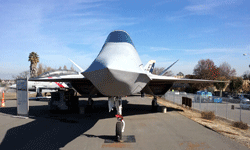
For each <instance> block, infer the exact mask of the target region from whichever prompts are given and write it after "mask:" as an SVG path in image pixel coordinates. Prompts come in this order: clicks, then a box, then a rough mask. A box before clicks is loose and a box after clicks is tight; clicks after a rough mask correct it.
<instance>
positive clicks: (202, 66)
mask: <svg viewBox="0 0 250 150" xmlns="http://www.w3.org/2000/svg"><path fill="white" fill-rule="evenodd" d="M194 75H196V76H197V77H198V78H200V79H209V80H213V79H216V78H217V77H219V76H220V73H219V68H217V67H216V66H215V65H214V62H213V61H212V60H210V59H206V60H204V59H202V60H200V61H199V62H198V64H197V65H196V66H195V68H194Z"/></svg>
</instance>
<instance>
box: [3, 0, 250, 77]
mask: <svg viewBox="0 0 250 150" xmlns="http://www.w3.org/2000/svg"><path fill="white" fill-rule="evenodd" d="M249 6H250V1H248V0H160V1H157V0H154V1H149V0H143V1H138V0H126V1H124V0H68V1H67V0H37V1H32V0H22V1H19V0H8V1H7V0H0V22H1V23H0V79H12V77H13V75H17V74H19V73H21V72H23V71H27V70H29V66H30V62H29V61H28V56H29V53H31V52H36V53H37V54H38V55H39V58H40V62H39V63H42V64H43V65H46V66H50V67H52V68H56V69H58V68H59V67H60V66H61V67H63V66H64V65H66V66H67V67H68V68H70V67H71V65H72V63H71V62H70V61H69V60H68V58H70V59H71V60H73V61H74V62H75V63H77V64H78V65H79V66H81V67H82V68H83V69H87V68H88V66H89V65H90V64H91V63H92V62H93V61H94V59H95V58H96V56H97V55H98V53H99V51H100V50H101V48H102V46H103V44H104V42H105V40H106V38H107V36H108V34H109V33H110V32H112V31H114V30H125V31H126V32H127V33H128V34H129V35H130V37H131V39H132V41H133V43H134V45H135V48H136V49H137V51H138V54H139V56H140V58H141V60H142V62H143V64H144V65H145V64H146V63H147V62H148V61H149V60H152V59H153V60H156V66H155V67H168V66H169V65H171V64H172V63H173V62H175V61H176V60H177V59H180V60H179V61H178V62H177V63H176V64H175V65H174V66H173V67H172V68H171V69H170V70H171V71H172V72H173V73H174V74H175V75H176V74H177V73H179V72H183V73H184V74H185V75H186V74H193V69H194V67H195V66H196V65H197V64H198V61H199V60H201V59H211V60H213V61H214V63H215V65H216V66H219V65H220V64H222V63H223V62H227V63H229V64H230V65H231V67H232V68H235V69H236V72H237V76H241V75H243V73H244V72H245V71H247V70H249V69H250V68H249V64H250V53H249V51H250V9H249ZM243 54H247V55H246V56H243ZM74 68H75V69H76V70H78V69H77V68H76V67H74Z"/></svg>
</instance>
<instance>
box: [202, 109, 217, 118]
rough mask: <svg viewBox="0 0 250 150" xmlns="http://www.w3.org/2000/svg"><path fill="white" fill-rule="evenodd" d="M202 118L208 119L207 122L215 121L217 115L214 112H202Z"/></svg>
mask: <svg viewBox="0 0 250 150" xmlns="http://www.w3.org/2000/svg"><path fill="white" fill-rule="evenodd" d="M201 118H203V119H207V120H214V119H215V115H214V112H213V111H209V112H204V111H203V112H201Z"/></svg>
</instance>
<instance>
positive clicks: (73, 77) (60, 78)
mask: <svg viewBox="0 0 250 150" xmlns="http://www.w3.org/2000/svg"><path fill="white" fill-rule="evenodd" d="M82 80H87V79H86V78H85V77H84V76H83V75H82V74H75V75H52V76H47V77H34V78H30V79H29V81H44V82H72V81H82Z"/></svg>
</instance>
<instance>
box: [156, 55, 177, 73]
mask: <svg viewBox="0 0 250 150" xmlns="http://www.w3.org/2000/svg"><path fill="white" fill-rule="evenodd" d="M177 61H179V59H178V60H177ZM177 61H176V62H174V63H173V64H172V65H170V66H169V67H167V68H166V69H165V70H163V71H162V72H161V73H160V74H159V75H160V76H162V75H164V74H165V73H166V72H167V71H168V69H170V68H171V67H172V66H173V65H174V64H175V63H177Z"/></svg>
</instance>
